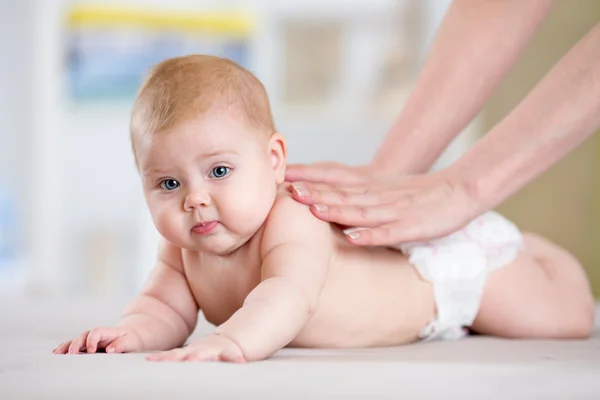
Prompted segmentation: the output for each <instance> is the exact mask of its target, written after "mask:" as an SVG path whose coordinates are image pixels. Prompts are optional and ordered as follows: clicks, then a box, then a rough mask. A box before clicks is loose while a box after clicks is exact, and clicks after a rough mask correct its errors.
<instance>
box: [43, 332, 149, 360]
mask: <svg viewBox="0 0 600 400" xmlns="http://www.w3.org/2000/svg"><path fill="white" fill-rule="evenodd" d="M143 349H144V342H143V340H142V337H141V336H140V335H139V333H137V332H136V331H135V330H133V329H132V328H125V327H118V328H95V329H92V330H91V331H85V332H84V333H82V334H81V335H79V336H77V337H76V338H75V339H74V340H70V341H68V342H65V343H62V344H61V345H60V346H58V347H57V348H56V349H54V350H53V351H52V352H53V353H54V354H79V353H80V352H85V353H96V352H97V351H99V350H105V351H106V352H107V353H131V352H137V351H142V350H143Z"/></svg>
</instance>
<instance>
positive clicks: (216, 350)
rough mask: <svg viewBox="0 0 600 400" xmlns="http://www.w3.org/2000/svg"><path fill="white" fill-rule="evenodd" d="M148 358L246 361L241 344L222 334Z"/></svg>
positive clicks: (151, 359)
mask: <svg viewBox="0 0 600 400" xmlns="http://www.w3.org/2000/svg"><path fill="white" fill-rule="evenodd" d="M146 359H147V360H150V361H229V362H236V363H243V362H245V361H246V359H245V358H244V353H243V352H242V350H241V349H240V348H239V346H238V345H237V344H235V343H234V342H233V341H232V340H230V339H228V338H226V337H224V336H220V335H210V336H207V337H205V338H202V339H199V340H197V341H195V342H193V343H190V344H189V345H188V346H186V347H182V348H180V349H174V350H170V351H164V352H162V353H157V354H151V355H149V356H148V357H147V358H146Z"/></svg>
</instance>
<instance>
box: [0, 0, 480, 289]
mask: <svg viewBox="0 0 600 400" xmlns="http://www.w3.org/2000/svg"><path fill="white" fill-rule="evenodd" d="M449 2H450V1H449V0H428V1H425V2H420V1H416V0H415V1H413V0H376V1H374V0H352V1H350V0H327V1H323V0H322V1H317V0H311V1H306V0H294V1H289V2H279V1H274V0H252V1H234V0H229V1H222V0H219V1H217V0H202V1H197V0H176V1H171V2H168V3H167V2H164V1H160V0H127V1H126V2H125V3H123V2H122V1H118V0H106V1H104V2H91V3H100V4H110V3H113V4H128V5H142V6H144V7H147V8H149V9H155V8H159V9H166V8H176V9H180V10H192V11H199V10H210V9H215V8H218V9H228V8H229V9H246V10H250V11H251V12H252V13H254V15H256V16H257V18H258V27H259V29H258V32H257V35H256V37H255V42H254V45H255V50H256V51H255V57H254V58H253V61H252V69H253V71H254V72H255V73H256V74H257V75H258V77H259V78H260V79H261V80H263V82H264V84H265V86H266V88H267V90H268V91H269V94H270V97H271V100H272V102H273V109H274V113H275V119H276V123H277V126H278V127H279V129H280V130H281V131H282V132H283V133H284V134H285V135H286V137H287V139H288V141H289V150H290V151H289V156H290V157H289V158H290V159H289V161H290V162H311V161H318V160H336V161H340V162H345V163H349V164H360V163H364V162H367V161H368V160H369V158H370V156H371V155H372V154H373V152H374V151H375V149H376V147H377V145H378V144H379V143H380V140H381V138H382V137H383V135H384V134H385V133H386V131H387V129H388V127H389V126H390V125H391V122H392V120H393V118H394V116H395V114H396V113H397V112H398V111H399V109H400V108H401V106H402V102H403V101H404V99H405V97H406V95H407V93H408V90H409V86H410V82H408V83H407V85H406V87H405V88H404V89H403V90H400V91H398V92H397V93H395V97H394V100H392V101H389V102H388V104H387V105H388V107H387V109H386V110H385V112H384V113H382V114H377V113H371V112H370V111H369V110H366V109H365V108H364V107H363V103H362V102H361V101H362V100H363V96H364V95H365V93H366V91H368V89H369V85H371V84H372V81H371V80H370V79H371V78H372V73H373V69H374V68H375V67H376V66H375V65H374V64H373V62H372V61H373V60H372V58H373V56H377V52H378V51H380V50H381V48H380V47H378V46H379V45H375V44H374V43H380V42H378V40H379V39H380V38H381V37H382V35H385V34H387V33H389V32H392V33H394V32H397V34H398V36H397V38H398V39H397V40H398V42H397V43H398V44H399V45H403V46H408V47H411V48H413V49H415V50H416V52H417V54H418V59H417V60H414V63H413V64H412V66H411V68H412V69H413V72H414V71H416V69H417V67H418V63H419V62H420V61H421V60H422V57H423V55H424V54H425V50H426V48H427V45H428V43H429V41H430V40H431V38H432V37H433V34H434V32H435V30H436V28H437V25H438V24H439V21H440V20H441V18H442V17H443V14H444V12H445V10H446V7H447V6H448V4H449ZM75 3H88V1H86V0H71V1H70V0H22V1H19V2H11V1H5V0H0V4H1V9H2V13H0V35H1V36H0V40H1V42H0V51H1V54H2V57H3V61H6V62H3V63H0V123H1V124H2V125H0V128H1V129H2V131H1V132H0V179H4V180H5V181H8V183H7V185H8V186H10V187H13V186H14V187H15V192H16V194H15V196H16V200H17V203H18V205H19V206H20V216H21V224H20V225H21V226H20V228H21V231H22V232H21V234H20V235H19V238H20V240H21V242H22V243H23V249H24V253H23V255H24V256H26V257H25V260H24V264H23V266H22V267H21V269H20V271H21V272H22V275H23V276H24V277H25V278H26V281H27V286H26V287H27V289H28V290H29V291H30V292H34V293H52V294H57V295H60V294H72V293H78V294H98V295H103V296H111V295H115V294H119V293H123V292H129V291H131V288H132V287H133V286H135V285H139V283H140V282H141V280H142V279H143V277H144V276H145V273H146V271H147V269H148V268H149V266H151V263H152V259H153V256H154V247H153V245H152V244H153V243H154V242H153V241H154V240H155V239H156V236H155V232H154V228H153V227H152V226H151V224H150V223H149V219H148V215H147V211H146V209H145V205H144V203H143V199H142V196H141V191H140V187H139V181H138V178H137V174H136V171H135V168H134V166H133V160H132V157H131V154H130V149H129V142H128V133H127V131H128V119H129V109H130V103H127V102H120V103H119V102H113V103H108V104H80V103H77V102H73V101H71V99H69V97H68V95H67V93H66V91H65V78H66V76H65V61H66V58H65V57H66V53H65V44H66V40H67V38H68V37H67V36H66V35H65V33H66V32H65V24H64V19H65V10H67V9H68V7H69V6H70V5H71V4H75ZM402 7H413V8H414V7H417V8H419V7H421V8H422V10H421V12H422V14H421V17H422V19H419V20H417V19H412V20H410V21H404V22H402V23H398V22H397V21H394V20H393V19H392V18H390V17H391V16H392V15H393V13H392V12H391V10H396V9H397V8H402ZM286 18H307V19H311V18H312V19H317V20H318V19H321V20H323V19H325V20H327V19H332V18H333V19H336V18H337V19H339V20H340V21H341V22H342V23H344V24H346V25H348V26H349V27H350V28H351V29H350V30H349V34H348V35H347V36H345V37H344V39H343V43H342V53H343V61H342V62H343V63H344V64H345V65H348V66H349V67H350V68H348V71H347V72H346V73H347V75H346V76H344V77H343V78H344V79H345V82H346V84H345V86H344V87H343V88H342V90H341V91H340V92H339V93H338V94H337V97H336V101H335V102H333V103H332V104H333V105H332V106H331V107H319V106H317V107H313V108H310V107H309V108H308V109H304V110H302V109H299V110H290V109H289V108H287V109H286V107H284V106H283V105H282V103H283V100H282V97H283V94H282V91H281V88H282V84H283V83H282V81H281V74H280V69H281V68H282V64H283V63H284V56H283V54H284V47H283V43H282V35H281V28H282V26H281V23H282V21H283V20H285V19H286ZM404 24H407V25H410V26H413V27H414V28H415V30H413V31H403V29H404V28H405V25H404ZM386 32H387V33H386ZM407 32H408V33H407ZM392 37H393V35H392ZM349 116H352V118H349ZM476 131H477V122H475V123H474V124H473V125H471V127H470V129H469V130H467V131H466V132H465V134H464V135H462V136H461V138H460V139H458V140H457V141H456V142H455V143H454V145H453V146H452V147H451V148H450V149H449V150H448V151H447V152H446V153H445V154H444V157H442V159H441V160H440V162H439V163H438V166H441V165H445V164H447V163H449V162H451V161H452V160H453V159H455V158H457V157H458V156H459V155H460V154H461V153H462V152H464V151H465V149H466V148H467V147H468V146H469V144H470V142H471V138H472V137H473V132H476ZM3 281H4V280H3Z"/></svg>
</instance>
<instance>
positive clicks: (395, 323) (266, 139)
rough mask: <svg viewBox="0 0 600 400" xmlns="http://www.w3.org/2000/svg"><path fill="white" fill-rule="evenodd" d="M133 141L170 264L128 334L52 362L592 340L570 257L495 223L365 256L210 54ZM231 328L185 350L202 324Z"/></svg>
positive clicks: (146, 110)
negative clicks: (316, 212)
mask: <svg viewBox="0 0 600 400" xmlns="http://www.w3.org/2000/svg"><path fill="white" fill-rule="evenodd" d="M131 140H132V146H133V152H134V155H135V160H136V164H137V167H138V169H139V173H140V176H141V179H142V182H143V189H144V196H145V199H146V202H147V204H148V207H149V210H150V213H151V215H152V219H153V221H154V224H155V226H156V228H157V229H158V231H159V232H160V234H161V236H162V241H161V243H160V246H159V249H158V257H157V262H156V266H155V268H154V270H153V272H152V274H151V276H150V277H149V279H148V282H147V283H146V285H145V288H144V289H143V290H142V292H141V293H140V294H139V296H138V297H137V298H136V299H135V300H134V301H133V302H132V303H131V304H130V305H129V307H128V308H127V309H126V310H125V311H124V314H123V316H122V319H121V322H120V323H119V324H118V326H116V327H107V328H95V329H92V330H90V331H86V332H84V333H82V334H81V335H79V336H77V337H76V338H75V339H74V340H72V341H68V342H65V343H63V344H61V345H60V346H58V347H57V348H56V349H55V350H54V353H58V354H66V353H69V354H77V353H80V352H82V351H83V352H87V353H96V352H98V351H101V350H104V351H106V352H107V353H126V352H152V353H151V354H150V355H149V356H148V359H149V360H180V361H215V360H219V361H232V362H244V361H255V360H263V359H266V358H268V357H269V356H271V355H272V354H273V353H275V352H276V351H278V350H279V349H281V348H283V347H285V346H295V347H313V348H314V347H321V348H322V347H328V348H350V347H371V346H393V345H400V344H405V343H411V342H415V341H419V340H431V339H435V338H438V339H442V338H456V337H460V336H462V335H464V334H465V331H464V329H465V328H468V329H470V330H471V331H473V332H477V333H480V334H489V335H496V336H501V337H509V338H585V337H587V336H589V335H590V332H591V330H592V327H593V318H594V317H593V316H594V301H593V298H592V295H591V291H590V288H589V284H588V281H587V278H586V276H585V273H584V271H583V270H582V268H581V267H580V265H579V264H578V262H577V261H576V260H575V259H574V258H573V257H572V256H571V255H569V253H567V252H566V251H565V250H562V249H560V248H558V247H557V246H555V245H553V244H551V243H549V242H548V241H546V240H544V239H542V238H540V237H537V236H534V235H530V234H525V235H523V236H522V235H521V234H520V232H519V231H518V230H517V229H516V228H515V227H514V225H512V224H511V223H510V222H508V221H506V220H505V219H504V218H502V217H501V216H499V215H497V214H495V213H488V214H485V215H483V216H481V217H479V218H478V219H476V220H475V221H473V222H472V223H471V224H469V225H468V226H467V227H466V228H465V229H463V230H462V231H460V232H457V233H455V234H453V235H451V236H448V237H446V238H442V239H440V240H436V241H432V242H427V243H409V244H403V245H400V246H398V248H397V249H392V248H384V247H379V248H365V247H358V246H354V245H352V244H350V243H348V242H347V240H346V239H345V236H344V234H343V233H342V232H341V231H340V228H339V227H337V226H334V225H330V224H328V223H325V222H323V221H320V220H318V219H317V218H315V217H314V216H313V215H312V214H311V213H310V211H309V209H308V208H307V207H306V206H304V205H301V204H299V203H298V202H296V201H294V200H293V199H292V198H291V195H290V187H289V186H288V184H286V183H284V175H285V166H286V143H285V140H284V138H283V136H282V135H281V134H279V133H277V132H276V130H275V127H274V123H273V119H272V116H271V111H270V106H269V101H268V98H267V94H266V93H265V89H264V88H263V86H262V84H261V83H260V82H259V81H258V80H257V79H256V78H255V77H254V76H253V75H252V74H251V73H250V72H248V71H247V70H245V69H243V68H242V67H240V66H238V65H236V64H235V63H233V62H231V61H228V60H225V59H220V58H217V57H212V56H202V55H192V56H186V57H180V58H174V59H169V60H166V61H163V62H161V63H160V64H158V65H157V66H155V67H154V68H153V70H152V71H151V73H150V75H149V77H148V78H147V79H146V81H145V82H144V84H143V86H142V88H141V90H140V92H139V95H138V98H137V100H136V102H135V105H134V108H133V112H132V118H131ZM200 310H202V311H203V313H204V316H205V318H206V319H207V320H208V321H209V322H211V323H212V324H214V325H216V326H217V328H216V329H215V330H214V332H213V333H212V334H210V335H209V336H206V337H203V338H201V339H198V340H195V341H192V342H191V343H189V344H188V345H187V346H185V347H181V346H182V345H183V344H184V343H185V342H186V340H187V338H188V337H189V336H190V334H191V333H192V332H193V330H194V328H195V326H196V323H197V319H198V313H199V311H200Z"/></svg>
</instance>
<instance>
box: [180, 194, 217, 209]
mask: <svg viewBox="0 0 600 400" xmlns="http://www.w3.org/2000/svg"><path fill="white" fill-rule="evenodd" d="M210 204H211V199H210V195H209V194H208V193H207V192H205V191H198V190H197V191H194V192H192V193H189V194H188V195H187V196H186V197H185V203H184V205H183V208H184V209H185V210H186V211H193V210H194V209H196V208H202V207H208V206H210Z"/></svg>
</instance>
